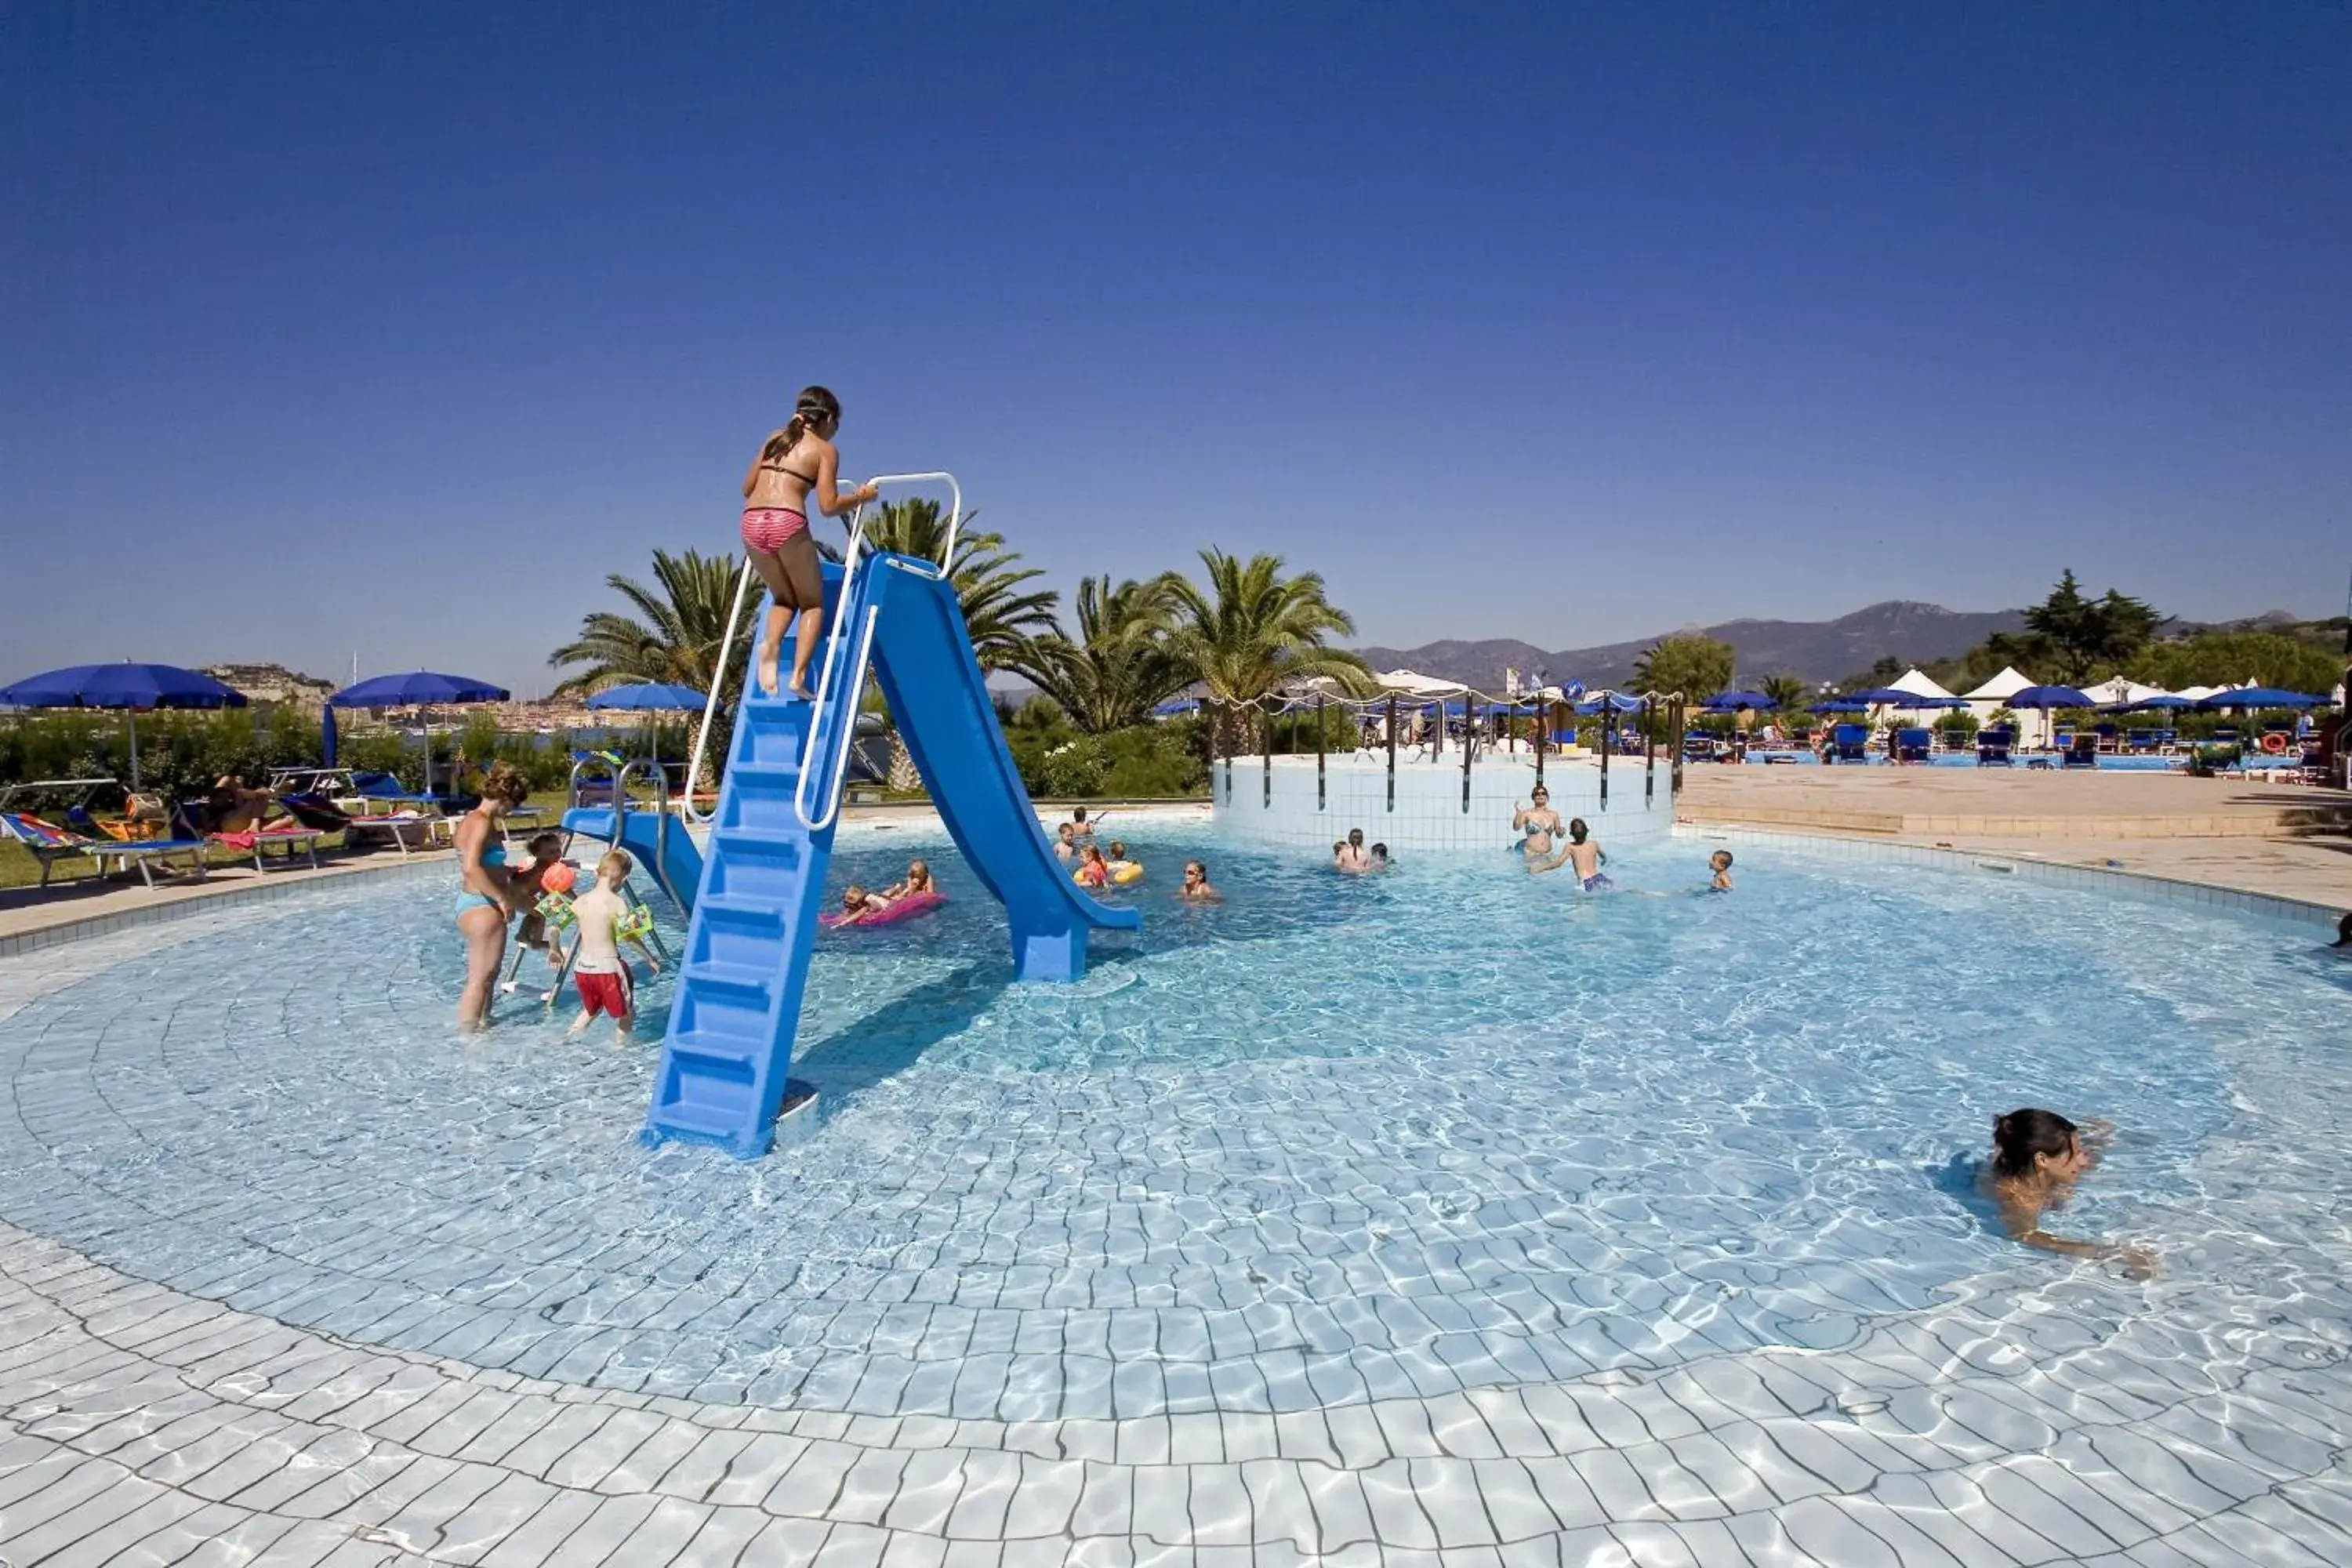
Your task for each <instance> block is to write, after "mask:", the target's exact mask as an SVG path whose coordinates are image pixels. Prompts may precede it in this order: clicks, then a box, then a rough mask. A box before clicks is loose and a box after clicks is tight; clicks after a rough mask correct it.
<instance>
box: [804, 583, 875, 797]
mask: <svg viewBox="0 0 2352 1568" xmlns="http://www.w3.org/2000/svg"><path fill="white" fill-rule="evenodd" d="M881 616H882V609H881V606H880V605H873V606H870V607H869V608H868V609H867V610H866V625H865V626H864V627H863V628H862V629H861V631H860V632H859V634H858V639H857V657H856V658H855V659H854V660H853V661H852V662H851V665H850V668H852V669H854V670H856V682H857V688H858V694H859V696H863V694H864V688H865V685H866V660H867V659H868V658H872V657H873V653H874V626H875V623H876V622H877V621H878V620H880V619H881ZM831 672H832V661H831V660H829V659H828V660H827V661H826V673H827V674H830V673H831ZM817 690H818V699H817V701H816V703H815V704H814V710H815V711H814V713H813V714H812V716H811V717H810V720H809V738H808V748H807V750H806V751H805V752H803V753H802V756H801V776H800V778H799V779H798V780H797V781H796V782H795V783H794V784H793V811H794V812H795V813H797V814H798V815H799V816H800V819H801V826H803V827H805V828H807V829H808V830H809V831H810V832H811V833H822V832H824V830H825V829H826V828H828V827H830V826H833V821H834V818H835V817H836V816H840V815H841V795H842V786H843V784H844V783H845V781H846V780H847V779H848V776H849V754H850V752H854V751H856V749H857V716H858V710H857V703H856V698H853V699H852V700H851V706H850V708H849V711H848V716H847V720H846V722H847V723H848V726H849V733H848V735H847V737H846V738H845V739H844V740H843V741H842V742H841V743H840V744H839V746H837V747H836V748H835V753H834V754H835V762H834V765H833V770H832V773H833V776H832V777H831V778H829V779H827V780H824V798H823V804H822V805H821V806H820V807H819V808H818V810H817V812H816V814H815V815H814V816H811V815H810V811H809V803H808V787H809V781H810V780H811V779H812V778H814V777H815V776H816V772H817V754H816V753H817V742H818V739H819V737H820V735H821V734H822V733H823V731H822V729H821V728H820V725H819V722H818V720H819V717H821V716H822V715H823V713H824V687H823V686H822V685H820V686H819V687H818V689H817Z"/></svg>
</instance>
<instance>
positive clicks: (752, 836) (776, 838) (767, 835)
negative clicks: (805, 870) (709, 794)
mask: <svg viewBox="0 0 2352 1568" xmlns="http://www.w3.org/2000/svg"><path fill="white" fill-rule="evenodd" d="M710 837H711V840H712V842H714V843H716V842H719V840H722V839H723V840H725V841H726V842H727V843H728V844H730V845H740V846H742V847H744V848H746V849H772V850H791V851H793V852H795V853H797V852H798V851H800V850H802V849H804V848H806V847H807V846H808V835H807V834H805V833H803V832H802V831H801V830H800V826H799V825H798V824H797V823H796V824H794V825H793V826H792V827H790V828H782V827H740V826H725V827H713V828H712V829H711V830H710Z"/></svg>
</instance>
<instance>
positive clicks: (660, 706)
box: [588, 681, 709, 767]
mask: <svg viewBox="0 0 2352 1568" xmlns="http://www.w3.org/2000/svg"><path fill="white" fill-rule="evenodd" d="M708 702H709V694H708V693H706V692H701V691H697V690H696V689H694V688H693V687H691V686H680V685H677V683H676V682H674V681H648V682H647V683H646V684H645V685H642V686H608V687H606V688H604V690H602V691H599V692H597V693H596V694H595V695H594V696H593V697H591V698H590V699H588V706H589V707H591V708H601V709H610V710H614V711H618V712H625V713H691V712H693V711H694V710H697V709H698V708H701V707H703V706H704V705H706V704H707V703H708ZM648 729H651V726H650V724H649V725H648ZM651 733H652V737H653V738H652V740H651V741H650V742H648V744H647V745H646V751H647V752H651V753H652V754H653V760H654V763H655V765H656V767H658V766H659V765H660V763H661V739H660V736H661V731H658V730H652V731H651Z"/></svg>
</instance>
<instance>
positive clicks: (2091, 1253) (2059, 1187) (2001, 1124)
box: [1979, 1109, 2156, 1279]
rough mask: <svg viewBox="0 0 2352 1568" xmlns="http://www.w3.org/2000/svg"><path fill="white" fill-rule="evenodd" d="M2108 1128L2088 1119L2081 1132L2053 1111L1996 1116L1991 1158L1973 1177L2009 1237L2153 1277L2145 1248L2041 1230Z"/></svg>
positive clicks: (2151, 1257)
mask: <svg viewBox="0 0 2352 1568" xmlns="http://www.w3.org/2000/svg"><path fill="white" fill-rule="evenodd" d="M2114 1131H2115V1128H2114V1127H2113V1126H2112V1125H2110V1124H2109V1123H2107V1122H2105V1121H2094V1122H2092V1123H2091V1124H2090V1127H2089V1129H2088V1132H2087V1136H2086V1135H2085V1133H2084V1131H2081V1130H2078V1129H2077V1128H2076V1127H2075V1125H2074V1123H2073V1122H2071V1121H2067V1120H2066V1119H2065V1118H2064V1117H2063V1116H2061V1115H2059V1114H2058V1113H2057V1112H2056V1111H2054V1110H2032V1109H2027V1110H2012V1111H2011V1112H2010V1113H2009V1114H2008V1115H2006V1116H1996V1117H1994V1118H1993V1123H1992V1158H1991V1160H1990V1161H1989V1162H1987V1163H1986V1164H1985V1168H1984V1173H1983V1175H1982V1176H1981V1177H1980V1178H1979V1181H1980V1183H1981V1184H1982V1185H1983V1187H1984V1190H1985V1195H1986V1196H1988V1197H1990V1198H1991V1199H1992V1201H1993V1203H1994V1204H1995V1205H1998V1207H1999V1208H2000V1223H2001V1226H2002V1228H2003V1229H2005V1230H2007V1231H2008V1232H2009V1238H2010V1239H2011V1241H2021V1242H2023V1243H2024V1244H2025V1245H2026V1246H2028V1247H2040V1248H2041V1249H2042V1251H2044V1252H2057V1253H2063V1254H2064V1255H2065V1256H2067V1257H2069V1258H2114V1259H2115V1260H2116V1262H2118V1263H2121V1264H2122V1265H2123V1268H2124V1272H2125V1273H2126V1274H2128V1275H2130V1276H2131V1277H2132V1278H2133V1279H2153V1278H2154V1277H2155V1275H2156V1254H2154V1253H2152V1252H2150V1251H2148V1250H2147V1248H2146V1247H2116V1246H2114V1245H2111V1244H2109V1243H2105V1242H2096V1241H2068V1240H2066V1239H2065V1238H2064V1237H2055V1236H2053V1235H2051V1234H2050V1233H2049V1232H2048V1231H2046V1230H2044V1229H2042V1214H2043V1213H2044V1212H2045V1211H2047V1210H2050V1209H2056V1208H2063V1207H2064V1206H2065V1205H2066V1200H2067V1198H2069V1197H2070V1196H2072V1195H2073V1194H2074V1183H2075V1182H2076V1181H2077V1180H2079V1179H2080V1178H2081V1176H2082V1174H2083V1173H2084V1172H2085V1171H2087V1170H2089V1169H2090V1168H2091V1163H2092V1158H2093V1149H2094V1147H2095V1146H2100V1145H2104V1144H2105V1142H2106V1140H2107V1138H2108V1137H2109V1136H2110V1135H2111V1134H2112V1133H2113V1132H2114Z"/></svg>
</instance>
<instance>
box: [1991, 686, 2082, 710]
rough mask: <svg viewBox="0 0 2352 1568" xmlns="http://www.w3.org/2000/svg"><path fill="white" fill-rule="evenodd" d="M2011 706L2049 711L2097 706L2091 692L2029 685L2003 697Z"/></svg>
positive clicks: (2063, 687) (2062, 687)
mask: <svg viewBox="0 0 2352 1568" xmlns="http://www.w3.org/2000/svg"><path fill="white" fill-rule="evenodd" d="M2001 700H2002V701H2003V702H2005V703H2007V704H2008V705H2009V706H2010V707H2011V708H2039V709H2041V710H2042V711H2043V712H2045V713H2046V712H2048V711H2049V710H2051V709H2053V708H2095V707H2097V706H2098V704H2097V703H2095V702H2094V701H2092V700H2091V697H2090V694H2089V693H2088V692H2085V691H2077V690H2076V689H2074V688H2073V687H2071V686H2029V687H2027V688H2026V689H2024V690H2022V691H2012V692H2011V693H2010V694H2009V695H2008V696H2007V697H2004V698H2002V699H2001Z"/></svg>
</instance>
